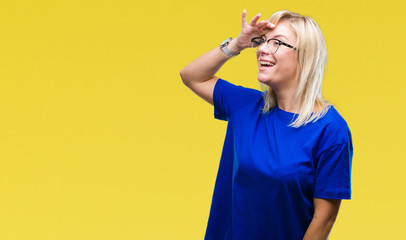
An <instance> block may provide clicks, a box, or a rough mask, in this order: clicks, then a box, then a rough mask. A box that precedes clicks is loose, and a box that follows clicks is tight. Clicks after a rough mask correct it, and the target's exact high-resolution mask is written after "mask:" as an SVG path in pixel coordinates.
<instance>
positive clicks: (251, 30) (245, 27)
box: [235, 9, 275, 50]
mask: <svg viewBox="0 0 406 240" xmlns="http://www.w3.org/2000/svg"><path fill="white" fill-rule="evenodd" d="M260 17H261V13H258V14H257V15H256V16H255V17H253V18H252V19H251V21H250V23H249V24H247V11H246V10H245V9H244V10H243V12H242V16H241V22H242V28H241V32H240V34H239V35H238V37H237V38H236V39H235V45H236V46H237V48H238V49H240V50H242V49H245V48H248V47H251V39H252V38H254V37H259V36H260V35H261V34H264V33H266V32H269V31H271V30H272V29H273V28H275V25H274V24H273V23H270V22H269V20H262V21H259V22H257V21H258V19H259V18H260Z"/></svg>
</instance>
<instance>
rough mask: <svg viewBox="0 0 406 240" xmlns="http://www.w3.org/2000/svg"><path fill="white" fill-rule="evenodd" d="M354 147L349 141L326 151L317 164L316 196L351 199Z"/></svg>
mask: <svg viewBox="0 0 406 240" xmlns="http://www.w3.org/2000/svg"><path fill="white" fill-rule="evenodd" d="M352 156H353V148H352V143H351V141H350V142H349V143H344V144H338V145H335V146H333V147H331V148H329V149H327V150H326V151H324V152H323V153H322V154H321V155H320V157H319V159H318V161H317V166H316V176H315V186H314V197H316V198H326V199H351V165H352Z"/></svg>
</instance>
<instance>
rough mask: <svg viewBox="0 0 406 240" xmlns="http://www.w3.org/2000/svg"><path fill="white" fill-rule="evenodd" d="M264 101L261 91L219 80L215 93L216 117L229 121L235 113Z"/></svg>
mask: <svg viewBox="0 0 406 240" xmlns="http://www.w3.org/2000/svg"><path fill="white" fill-rule="evenodd" d="M261 101H263V94H262V92H261V91H259V90H256V89H252V88H246V87H242V86H238V85H235V84H232V83H230V82H228V81H226V80H223V79H221V78H219V79H218V80H217V82H216V85H215V87H214V91H213V103H214V110H215V112H214V116H215V117H216V118H217V119H220V120H227V119H228V118H229V117H230V116H231V115H233V113H235V112H237V111H240V110H242V109H245V108H246V107H249V106H256V105H258V103H260V102H261Z"/></svg>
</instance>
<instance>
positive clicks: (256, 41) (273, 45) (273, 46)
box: [251, 37, 296, 54]
mask: <svg viewBox="0 0 406 240" xmlns="http://www.w3.org/2000/svg"><path fill="white" fill-rule="evenodd" d="M265 41H266V43H267V45H268V47H269V49H270V50H271V53H272V54H275V53H276V52H277V51H278V49H279V47H280V46H281V45H284V46H286V47H288V48H292V49H293V50H296V48H295V47H294V46H292V45H289V44H287V43H284V42H282V41H281V40H279V39H275V38H271V39H268V40H265V39H263V38H262V37H256V38H253V39H251V47H252V48H256V47H259V46H261V45H262V44H263V43H264V42H265Z"/></svg>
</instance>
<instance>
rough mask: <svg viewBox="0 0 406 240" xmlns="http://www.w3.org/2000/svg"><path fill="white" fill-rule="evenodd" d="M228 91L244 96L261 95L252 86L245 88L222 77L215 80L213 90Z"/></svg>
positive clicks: (218, 91)
mask: <svg viewBox="0 0 406 240" xmlns="http://www.w3.org/2000/svg"><path fill="white" fill-rule="evenodd" d="M223 91H224V92H229V93H232V94H241V95H246V96H255V97H258V96H259V97H262V92H261V91H259V90H256V89H252V88H246V87H243V86H240V85H235V84H233V83H230V82H228V81H226V80H224V79H221V78H219V79H218V80H217V82H216V85H215V87H214V92H217V93H221V92H223Z"/></svg>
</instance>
